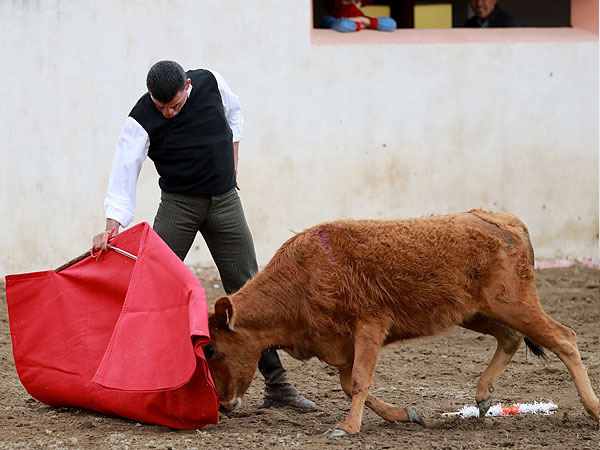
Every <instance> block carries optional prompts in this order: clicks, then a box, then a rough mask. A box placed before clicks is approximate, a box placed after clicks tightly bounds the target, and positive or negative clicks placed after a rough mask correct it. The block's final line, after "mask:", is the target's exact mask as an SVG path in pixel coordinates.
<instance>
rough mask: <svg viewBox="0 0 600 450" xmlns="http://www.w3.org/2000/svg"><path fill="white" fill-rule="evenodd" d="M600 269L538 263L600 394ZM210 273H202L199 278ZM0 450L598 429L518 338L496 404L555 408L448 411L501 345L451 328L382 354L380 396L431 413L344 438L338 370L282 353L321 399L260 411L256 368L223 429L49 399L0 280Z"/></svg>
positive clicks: (519, 435)
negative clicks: (19, 351)
mask: <svg viewBox="0 0 600 450" xmlns="http://www.w3.org/2000/svg"><path fill="white" fill-rule="evenodd" d="M599 275H600V271H598V270H597V269H589V268H584V267H577V266H576V267H572V268H568V269H549V270H543V271H538V273H537V277H538V279H537V284H538V288H539V292H540V297H541V300H542V304H543V306H544V309H545V310H546V312H547V313H548V314H550V315H551V316H552V317H553V318H555V319H556V320H558V321H560V322H562V323H563V324H565V325H568V326H570V327H572V328H573V329H575V331H576V332H577V334H578V342H579V349H580V352H581V355H582V358H583V362H584V365H585V366H586V367H587V370H588V373H589V375H590V378H591V380H592V384H593V386H594V389H595V391H596V393H597V394H600V352H599V349H600V345H599V344H600V337H599V334H600V332H599V330H600V325H599V324H600V295H599V294H600V290H599V278H600V277H599ZM203 278H205V277H203ZM203 285H204V286H205V288H206V290H207V294H208V297H209V302H212V301H214V300H215V299H216V298H217V296H218V295H220V294H221V293H222V291H221V289H220V286H219V281H217V280H210V279H204V280H203ZM0 287H1V289H0V297H1V298H0V398H1V401H0V449H21V448H23V449H29V448H31V449H38V448H39V449H42V448H43V449H46V448H56V449H61V448H81V449H91V448H109V449H146V448H150V449H152V448H156V449H248V448H284V447H285V448H287V447H292V448H294V447H295V448H302V449H328V450H338V449H392V448H405V449H476V448H485V449H489V448H515V449H538V448H544V449H557V450H558V449H560V450H563V449H578V450H583V449H599V448H600V434H599V432H598V426H597V424H595V423H594V422H593V421H592V420H591V419H589V418H588V416H587V415H586V413H585V411H584V409H583V407H582V405H581V403H580V402H579V398H578V396H577V392H576V390H575V386H574V384H573V382H572V381H571V378H570V376H569V373H568V372H567V370H566V368H565V367H564V365H563V364H562V363H561V362H560V360H559V359H558V358H557V357H556V356H554V355H553V354H550V355H549V357H548V359H547V360H546V361H544V360H540V359H538V358H535V357H533V356H532V355H531V353H529V352H526V351H525V346H524V345H522V346H521V348H520V349H519V350H518V352H517V354H516V355H515V357H514V359H513V361H512V363H511V364H510V365H509V366H508V367H507V369H506V371H505V373H504V374H503V376H502V377H501V378H500V380H499V382H498V383H497V385H496V390H495V393H494V401H493V404H496V403H497V402H502V403H504V404H512V403H517V402H521V403H533V402H534V401H538V402H540V401H550V400H551V401H553V402H554V403H556V404H557V405H558V408H559V409H558V412H557V413H556V414H553V415H550V416H545V415H519V416H508V417H493V418H486V419H461V418H457V417H451V418H448V417H442V413H444V412H452V411H458V410H459V409H460V408H462V407H463V406H465V405H472V404H474V400H473V397H474V393H475V385H476V383H477V379H478V378H479V376H480V374H481V373H482V371H483V370H484V369H485V367H486V365H487V363H488V361H489V360H490V358H491V357H492V354H493V352H494V350H495V340H494V339H493V338H491V337H488V336H485V337H484V336H481V335H478V334H476V333H474V332H469V331H466V330H462V329H459V328H456V329H454V330H452V331H451V332H449V333H446V334H443V335H440V336H436V337H430V338H424V339H420V340H416V341H412V342H409V343H407V344H404V345H391V346H389V347H387V348H386V349H385V350H384V351H383V353H382V355H381V357H380V360H379V364H378V366H377V370H376V374H375V384H374V386H373V391H375V392H377V393H378V396H379V397H381V398H382V399H386V400H387V401H389V402H393V403H396V404H402V405H405V406H413V407H415V408H416V409H417V410H418V411H419V412H420V413H421V415H422V417H423V418H424V419H425V421H426V426H425V427H423V426H419V425H416V424H408V425H406V424H389V423H386V422H385V421H383V420H382V419H381V418H379V417H378V416H377V415H375V414H374V413H373V412H371V411H370V410H368V409H365V413H364V416H363V425H362V430H361V433H360V434H359V435H357V436H354V437H351V438H348V437H344V438H328V437H325V436H322V433H323V432H325V431H326V430H327V429H328V428H329V427H330V426H331V425H334V424H335V423H337V422H341V421H343V420H344V418H345V416H346V414H347V412H348V411H349V407H350V402H349V400H348V399H346V397H345V395H344V393H343V392H342V390H341V388H340V387H339V383H338V378H337V371H336V370H335V369H333V368H329V367H327V366H326V365H324V364H323V363H321V362H319V361H317V360H314V359H313V360H309V361H305V362H301V361H296V360H294V359H292V358H290V357H289V356H287V354H283V355H282V359H283V361H284V365H285V366H286V367H287V369H288V374H289V377H290V378H291V379H292V381H294V383H295V384H296V385H297V386H298V388H299V389H300V390H301V391H302V392H303V393H304V394H305V395H306V396H307V397H308V398H310V399H312V400H314V401H315V402H316V403H317V404H318V405H319V408H320V409H319V411H317V412H314V413H309V414H301V413H297V412H294V411H288V410H265V409H261V408H260V407H259V406H260V403H261V395H262V385H263V383H262V380H261V379H260V376H257V377H256V379H255V381H254V383H253V384H252V386H251V387H250V390H249V391H248V393H247V396H246V401H245V403H244V405H242V407H241V408H240V409H239V410H238V411H236V413H235V415H234V416H231V417H226V416H223V415H221V417H220V423H219V425H218V426H207V427H205V428H202V429H200V430H187V431H175V430H172V429H169V428H166V427H160V426H152V425H145V424H139V423H135V422H132V421H129V420H125V419H120V418H115V417H107V416H104V415H101V414H98V413H95V412H92V411H88V410H82V409H71V408H54V407H50V406H46V405H44V404H41V403H39V402H38V401H36V400H34V399H32V398H31V397H30V396H29V394H28V393H27V392H26V391H25V389H24V388H23V387H22V385H21V383H20V382H19V379H18V377H17V373H16V371H15V367H14V363H13V358H12V349H11V341H10V331H9V323H8V315H7V310H6V301H5V289H4V284H1V285H0Z"/></svg>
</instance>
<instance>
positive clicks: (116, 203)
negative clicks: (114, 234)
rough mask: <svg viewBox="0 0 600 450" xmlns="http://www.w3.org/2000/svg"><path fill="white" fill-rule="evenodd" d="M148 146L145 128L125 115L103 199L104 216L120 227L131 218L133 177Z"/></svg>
mask: <svg viewBox="0 0 600 450" xmlns="http://www.w3.org/2000/svg"><path fill="white" fill-rule="evenodd" d="M149 146H150V140H149V137H148V133H146V130H144V128H143V127H142V126H141V125H140V124H139V123H138V122H137V121H136V120H135V119H133V118H132V117H128V118H127V120H126V121H125V125H124V126H123V130H122V131H121V136H120V137H119V142H118V144H117V150H116V152H115V158H114V161H113V166H112V170H111V172H110V179H109V182H108V194H107V195H106V198H105V200H104V212H105V214H106V217H107V218H109V219H115V220H117V221H118V222H119V223H120V224H121V225H122V226H123V227H124V228H125V227H127V226H128V225H129V224H130V223H131V222H132V221H133V212H134V211H135V205H136V187H137V181H138V178H139V175H140V171H141V170H142V164H143V162H144V160H145V159H146V157H147V156H148V148H149Z"/></svg>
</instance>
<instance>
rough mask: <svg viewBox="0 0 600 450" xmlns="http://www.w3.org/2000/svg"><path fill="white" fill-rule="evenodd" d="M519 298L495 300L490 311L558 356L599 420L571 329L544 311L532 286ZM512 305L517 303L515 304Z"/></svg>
mask: <svg viewBox="0 0 600 450" xmlns="http://www.w3.org/2000/svg"><path fill="white" fill-rule="evenodd" d="M520 300H521V301H520V302H519V303H512V304H511V303H507V302H502V301H496V302H495V303H494V304H493V305H491V306H493V310H494V313H495V314H496V315H497V316H498V317H500V318H501V319H502V320H503V321H504V322H506V323H507V324H508V325H509V326H511V327H513V328H515V329H516V330H518V331H520V332H521V333H523V334H524V335H525V336H527V337H528V338H530V339H531V340H533V341H534V342H536V343H537V344H539V345H541V346H543V347H545V348H547V349H548V350H550V351H551V352H553V353H554V354H556V356H558V357H559V358H560V360H561V361H562V362H563V363H564V364H565V366H567V369H568V370H569V373H570V374H571V378H572V379H573V381H574V383H575V386H576V387H577V393H578V394H579V398H580V399H581V403H583V407H584V408H585V410H586V411H587V412H588V414H589V415H590V416H592V417H593V418H594V419H595V420H600V413H599V411H598V406H599V405H598V397H596V394H594V391H593V389H592V384H591V383H590V379H589V377H588V374H587V371H586V370H585V367H583V363H582V362H581V356H580V354H579V350H578V348H577V340H576V336H575V332H574V331H573V330H572V329H571V328H568V327H565V326H564V325H562V324H560V323H558V322H557V321H555V320H553V319H552V318H551V317H550V316H548V315H547V314H546V313H545V312H544V310H543V309H542V306H541V305H540V302H539V300H538V296H537V292H536V290H535V286H529V287H526V288H525V289H523V290H522V294H521V295H520ZM515 305H519V308H516V307H515Z"/></svg>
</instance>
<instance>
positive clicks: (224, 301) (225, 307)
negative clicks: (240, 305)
mask: <svg viewBox="0 0 600 450" xmlns="http://www.w3.org/2000/svg"><path fill="white" fill-rule="evenodd" d="M233 314H234V312H233V304H232V303H231V299H230V298H229V297H227V296H225V297H219V298H218V299H217V301H216V302H215V315H214V316H213V318H214V326H215V327H216V328H225V329H230V330H231V331H233V328H234V326H233V319H234V317H233Z"/></svg>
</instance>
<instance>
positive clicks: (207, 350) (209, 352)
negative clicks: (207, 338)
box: [204, 344, 215, 359]
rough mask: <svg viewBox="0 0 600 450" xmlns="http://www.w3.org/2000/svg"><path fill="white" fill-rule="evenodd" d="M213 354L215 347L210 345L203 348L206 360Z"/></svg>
mask: <svg viewBox="0 0 600 450" xmlns="http://www.w3.org/2000/svg"><path fill="white" fill-rule="evenodd" d="M214 354H215V346H214V345H212V344H208V345H205V346H204V357H205V358H206V359H210V358H212V357H213V355H214Z"/></svg>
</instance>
